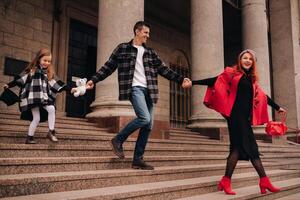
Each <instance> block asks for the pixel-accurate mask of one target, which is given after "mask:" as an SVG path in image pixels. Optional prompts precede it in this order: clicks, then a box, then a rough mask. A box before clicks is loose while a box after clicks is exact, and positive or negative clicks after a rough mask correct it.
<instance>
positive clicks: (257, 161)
mask: <svg viewBox="0 0 300 200" xmlns="http://www.w3.org/2000/svg"><path fill="white" fill-rule="evenodd" d="M251 163H252V165H253V167H254V168H255V170H256V172H257V173H258V175H259V177H260V178H262V177H265V176H266V172H265V169H264V167H263V165H262V162H261V160H260V158H257V159H251Z"/></svg>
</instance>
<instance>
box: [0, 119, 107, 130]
mask: <svg viewBox="0 0 300 200" xmlns="http://www.w3.org/2000/svg"><path fill="white" fill-rule="evenodd" d="M66 121H67V120H66ZM29 124H30V122H29V121H25V120H14V119H0V125H1V126H3V125H6V126H11V127H15V128H16V127H26V128H27V129H28V126H29ZM38 127H43V128H47V129H48V123H47V122H42V123H39V125H38ZM55 128H68V129H80V130H82V131H90V130H91V131H103V130H108V129H106V128H99V127H97V126H95V125H94V124H90V125H83V124H69V123H65V122H63V123H60V122H59V121H56V122H55Z"/></svg>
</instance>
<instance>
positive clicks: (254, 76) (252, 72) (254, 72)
mask: <svg viewBox="0 0 300 200" xmlns="http://www.w3.org/2000/svg"><path fill="white" fill-rule="evenodd" d="M245 53H249V54H250V55H251V60H252V62H253V63H252V66H251V68H250V69H249V72H250V73H249V75H250V76H251V78H252V82H256V81H258V74H257V67H256V66H257V65H256V61H257V60H256V56H255V51H253V50H250V49H246V50H244V51H242V52H241V53H240V55H239V56H238V60H237V65H236V68H237V70H238V71H239V72H241V73H243V74H246V73H245V71H244V70H243V67H242V63H241V59H242V56H243V55H244V54H245Z"/></svg>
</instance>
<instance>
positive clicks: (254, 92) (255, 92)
mask: <svg viewBox="0 0 300 200" xmlns="http://www.w3.org/2000/svg"><path fill="white" fill-rule="evenodd" d="M257 82H258V76H257V70H256V57H255V52H254V51H252V50H249V49H247V50H244V51H242V52H241V53H240V55H239V56H238V62H237V64H236V65H235V66H233V67H226V68H225V70H224V72H223V73H222V74H220V75H219V76H217V77H214V78H208V79H203V80H197V81H192V85H207V86H208V89H207V91H206V94H205V98H204V104H205V105H206V106H207V107H209V108H212V109H214V110H216V111H217V112H219V113H221V114H222V115H223V116H224V117H225V118H226V120H227V124H228V130H229V136H230V153H229V156H228V158H227V165H226V170H225V175H224V176H223V178H222V179H221V181H220V182H219V184H218V190H220V191H221V190H224V191H225V193H226V194H231V195H234V194H235V192H234V191H232V190H231V176H232V174H233V171H234V169H235V166H236V164H237V162H238V160H249V159H250V161H251V163H252V165H253V166H254V168H255V169H256V171H257V173H258V175H259V177H260V183H259V187H260V189H261V193H262V194H263V193H266V189H268V190H269V191H271V192H277V191H279V190H280V189H279V188H276V187H274V186H273V185H272V184H271V182H270V180H269V178H268V177H267V176H266V173H265V170H264V167H263V165H262V162H261V160H260V154H259V151H258V146H257V143H256V140H255V138H254V134H253V130H252V127H251V124H252V125H259V124H264V123H267V122H268V121H269V120H268V113H267V104H269V105H270V106H271V107H272V108H274V109H275V110H277V111H278V113H279V114H282V115H286V111H285V110H284V109H283V108H281V107H279V106H278V105H277V104H276V103H275V102H273V101H272V100H271V99H270V97H268V96H267V95H266V94H265V93H264V92H263V91H262V90H261V89H260V87H259V86H258V83H257ZM187 84H188V83H187ZM189 86H191V83H189Z"/></svg>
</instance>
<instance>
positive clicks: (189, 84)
mask: <svg viewBox="0 0 300 200" xmlns="http://www.w3.org/2000/svg"><path fill="white" fill-rule="evenodd" d="M181 86H182V87H183V88H184V89H186V88H191V87H192V81H191V80H190V79H189V78H184V79H183V82H182V85H181Z"/></svg>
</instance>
